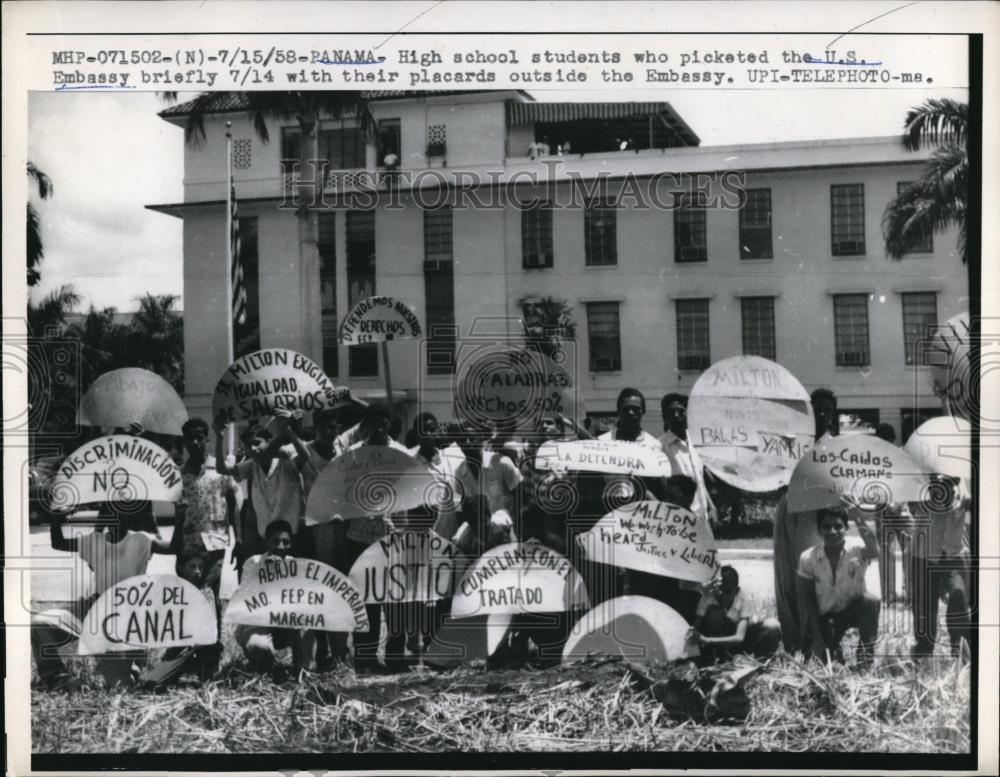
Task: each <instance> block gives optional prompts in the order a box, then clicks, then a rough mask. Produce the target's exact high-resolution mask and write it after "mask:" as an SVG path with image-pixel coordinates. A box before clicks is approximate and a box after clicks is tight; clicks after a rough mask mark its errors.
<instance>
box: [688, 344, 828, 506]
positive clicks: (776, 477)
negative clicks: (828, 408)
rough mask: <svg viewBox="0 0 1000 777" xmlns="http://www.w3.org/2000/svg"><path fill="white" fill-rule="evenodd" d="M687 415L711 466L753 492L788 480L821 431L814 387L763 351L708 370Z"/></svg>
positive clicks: (694, 439) (691, 433) (694, 392)
mask: <svg viewBox="0 0 1000 777" xmlns="http://www.w3.org/2000/svg"><path fill="white" fill-rule="evenodd" d="M687 418H688V435H689V437H690V439H691V442H692V443H693V444H694V445H695V446H696V447H697V449H698V453H699V455H700V456H701V459H702V461H703V462H704V464H705V466H706V467H708V468H709V469H710V470H711V471H712V473H713V474H715V475H717V476H718V477H719V478H721V479H722V480H724V481H726V483H728V484H729V485H731V486H735V487H736V488H740V489H742V490H744V491H751V492H764V491H776V490H777V489H779V488H781V487H782V486H785V485H788V481H789V479H790V478H791V475H792V470H793V469H794V468H795V464H796V462H798V460H799V459H800V458H801V457H802V455H803V454H804V453H805V452H806V451H807V450H808V449H809V448H810V446H811V445H812V442H813V434H814V431H815V424H814V422H813V414H812V406H811V404H810V402H809V394H808V392H807V391H806V390H805V388H803V387H802V384H800V383H799V382H798V380H796V378H795V376H794V375H792V374H791V373H790V372H789V371H788V370H786V369H785V368H784V367H782V366H781V365H780V364H776V363H775V362H772V361H770V360H768V359H764V358H761V357H760V356H733V357H731V358H728V359H723V360H721V361H718V362H716V363H715V364H713V365H712V366H711V367H709V368H708V369H707V370H705V372H703V373H702V374H701V375H700V376H699V378H698V380H697V381H695V384H694V386H693V387H692V388H691V396H690V397H689V399H688V411H687Z"/></svg>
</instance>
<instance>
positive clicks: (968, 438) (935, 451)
mask: <svg viewBox="0 0 1000 777" xmlns="http://www.w3.org/2000/svg"><path fill="white" fill-rule="evenodd" d="M903 452H904V453H905V454H906V455H907V456H909V457H910V458H911V459H913V460H914V461H915V462H916V463H917V464H919V465H921V466H922V467H923V468H924V469H925V470H927V471H928V472H937V473H940V474H942V475H951V476H952V477H956V478H961V479H962V481H963V482H964V483H965V485H966V487H967V488H968V487H969V486H970V485H971V484H970V479H971V477H972V426H971V424H969V422H968V421H966V420H965V419H964V418H959V417H957V416H939V417H937V418H931V419H929V420H927V421H924V423H922V424H921V425H920V426H918V427H917V428H916V430H915V431H914V432H913V434H911V435H910V438H909V439H908V440H907V441H906V445H904V446H903Z"/></svg>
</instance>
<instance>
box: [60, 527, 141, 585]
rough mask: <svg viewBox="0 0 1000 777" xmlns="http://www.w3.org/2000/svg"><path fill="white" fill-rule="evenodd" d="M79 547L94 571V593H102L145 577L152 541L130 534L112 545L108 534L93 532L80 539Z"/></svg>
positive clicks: (78, 541) (80, 552)
mask: <svg viewBox="0 0 1000 777" xmlns="http://www.w3.org/2000/svg"><path fill="white" fill-rule="evenodd" d="M76 547H77V553H79V554H80V558H82V559H83V560H84V561H86V562H87V566H89V567H90V568H91V569H92V570H93V572H94V592H95V593H97V594H102V593H104V592H105V591H107V590H108V589H109V588H111V587H112V586H113V585H116V584H117V583H120V582H121V581H122V580H125V579H126V578H129V577H135V576H136V575H144V574H146V567H147V566H148V565H149V557H150V554H151V553H152V552H153V551H152V548H153V538H152V537H150V536H149V535H148V534H145V533H144V532H135V531H130V532H128V533H126V535H125V536H124V537H123V538H122V540H121V542H112V541H111V538H110V537H109V536H108V534H107V532H94V533H93V534H85V535H84V536H82V537H80V538H79V539H78V540H77V546H76Z"/></svg>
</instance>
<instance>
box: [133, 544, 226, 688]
mask: <svg viewBox="0 0 1000 777" xmlns="http://www.w3.org/2000/svg"><path fill="white" fill-rule="evenodd" d="M207 563H208V559H207V557H206V555H205V551H204V550H203V549H202V548H201V547H199V546H196V545H193V546H188V547H186V548H183V549H182V550H181V552H180V553H178V554H177V564H176V566H175V571H176V573H177V577H179V578H181V579H182V580H186V581H187V582H189V583H191V585H193V586H194V587H195V588H197V589H199V590H200V591H201V594H202V596H204V597H205V598H206V599H207V600H208V601H209V603H210V604H211V605H212V610H213V611H214V612H215V623H216V628H217V629H218V632H217V633H218V634H219V637H220V638H219V641H217V642H216V643H215V644H214V645H196V646H192V647H173V648H168V649H167V651H166V652H165V653H164V654H163V659H162V660H161V661H160V663H159V664H158V665H157V666H153V667H151V668H150V670H149V671H148V672H146V673H145V676H144V677H142V678H140V680H141V681H142V680H144V681H145V682H146V683H148V684H149V685H152V686H155V687H163V686H165V685H168V684H170V683H171V682H173V681H174V680H176V679H177V678H179V677H181V675H183V674H185V673H187V672H196V673H197V674H198V679H199V681H201V682H205V681H206V680H208V679H210V678H211V677H213V676H214V675H215V673H216V672H217V671H218V669H219V661H220V660H221V659H222V641H221V636H222V630H221V621H222V617H221V616H222V613H221V608H220V607H219V599H218V598H217V597H216V595H215V592H214V591H213V590H212V587H211V586H209V585H205V575H206V573H207V572H208V566H207Z"/></svg>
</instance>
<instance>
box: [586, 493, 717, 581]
mask: <svg viewBox="0 0 1000 777" xmlns="http://www.w3.org/2000/svg"><path fill="white" fill-rule="evenodd" d="M577 542H578V543H579V544H580V545H581V547H582V548H583V550H584V553H586V555H587V558H589V559H590V560H591V561H595V562H598V563H601V564H607V565H609V566H617V567H625V568H627V569H636V570H639V571H642V572H650V573H652V574H654V575H664V576H666V577H675V578H678V579H680V580H692V581H694V582H697V583H705V582H708V581H709V580H711V579H712V578H713V577H714V576H715V573H716V572H717V571H718V569H719V561H718V559H717V557H716V547H715V540H714V539H713V538H712V535H711V532H709V530H708V526H707V524H706V523H705V521H704V520H703V519H702V518H700V517H699V516H697V515H695V514H694V513H692V512H691V511H690V510H686V509H684V508H683V507H678V506H677V505H672V504H667V503H666V502H657V501H653V500H648V501H644V502H634V503H632V504H628V505H624V506H623V507H620V508H618V509H617V510H613V511H612V512H610V513H608V514H607V515H605V516H604V517H603V518H601V520H599V521H598V522H597V523H596V524H594V526H593V528H591V529H590V530H589V531H587V532H585V533H584V534H581V535H579V536H578V537H577Z"/></svg>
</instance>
